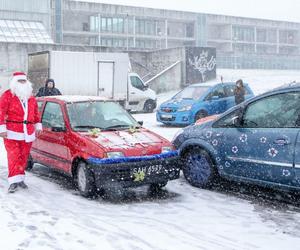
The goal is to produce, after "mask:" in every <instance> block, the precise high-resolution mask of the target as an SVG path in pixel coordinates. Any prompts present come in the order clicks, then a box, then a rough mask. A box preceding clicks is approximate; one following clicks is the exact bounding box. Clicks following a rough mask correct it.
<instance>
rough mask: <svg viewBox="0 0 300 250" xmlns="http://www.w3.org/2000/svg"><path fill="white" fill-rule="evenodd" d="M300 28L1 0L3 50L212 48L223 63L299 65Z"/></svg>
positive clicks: (60, 1)
mask: <svg viewBox="0 0 300 250" xmlns="http://www.w3.org/2000/svg"><path fill="white" fill-rule="evenodd" d="M299 32H300V23H293V22H284V21H271V20H262V19H253V18H242V17H232V16H224V15H213V14H203V13H193V12H183V11H173V10H162V9H153V8H142V7H130V6H122V5H112V4H102V3H90V2H85V1H84V0H82V1H74V0H26V1H24V0H0V43H2V45H3V46H1V47H3V48H5V47H7V46H4V45H5V43H28V44H31V43H37V44H52V43H56V44H61V45H75V46H103V47H109V48H110V49H111V50H118V51H120V50H122V51H143V52H147V51H155V50H161V49H171V48H177V47H191V46H210V47H215V48H216V49H217V65H218V67H222V68H264V69H300V60H299V59H300V49H299V48H300V35H299ZM3 52H4V51H3ZM5 53H7V52H5ZM24 53H26V52H24V51H23V54H24ZM24 55H25V54H24ZM24 55H23V56H24ZM1 60H4V59H0V71H1V68H2V64H1Z"/></svg>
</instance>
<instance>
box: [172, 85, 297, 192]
mask: <svg viewBox="0 0 300 250" xmlns="http://www.w3.org/2000/svg"><path fill="white" fill-rule="evenodd" d="M203 120H204V119H203ZM173 144H174V145H175V148H176V149H178V150H179V154H180V157H181V159H182V170H183V174H184V176H185V178H186V179H187V181H188V182H189V183H190V184H192V185H194V186H197V187H201V188H206V187H209V186H210V185H211V184H213V183H214V182H215V181H216V180H217V179H218V178H217V177H219V176H221V177H225V178H227V179H231V180H237V181H240V182H249V183H254V184H259V185H264V186H272V187H278V188H281V189H289V190H292V189H294V190H298V191H300V84H295V85H294V86H288V87H282V88H279V89H275V90H273V91H270V92H268V93H265V94H263V95H260V96H257V97H254V98H252V99H250V100H248V101H245V102H243V103H241V104H240V105H237V106H235V107H233V108H232V109H230V110H228V111H227V112H225V113H224V114H222V115H220V116H219V117H218V118H216V119H215V120H213V121H208V122H205V121H204V122H203V123H201V120H200V121H198V122H197V124H195V125H191V126H189V127H186V128H185V129H182V130H181V131H180V132H179V133H178V134H177V136H175V138H174V140H173Z"/></svg>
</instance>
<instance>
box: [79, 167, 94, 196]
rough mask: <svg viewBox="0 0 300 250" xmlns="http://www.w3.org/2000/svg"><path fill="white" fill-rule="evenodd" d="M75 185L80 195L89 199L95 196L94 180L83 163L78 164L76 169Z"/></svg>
mask: <svg viewBox="0 0 300 250" xmlns="http://www.w3.org/2000/svg"><path fill="white" fill-rule="evenodd" d="M76 184H77V187H78V190H79V192H80V194H81V195H82V196H84V197H91V196H93V195H94V194H95V191H96V186H95V178H94V175H93V173H92V172H91V171H90V170H89V169H88V168H87V166H86V164H85V163H84V162H79V164H78V167H77V175H76Z"/></svg>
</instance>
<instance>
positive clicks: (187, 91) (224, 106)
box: [156, 82, 254, 125]
mask: <svg viewBox="0 0 300 250" xmlns="http://www.w3.org/2000/svg"><path fill="white" fill-rule="evenodd" d="M244 86H245V90H246V95H245V99H249V98H251V97H253V96H254V94H253V92H252V90H251V89H250V87H249V86H248V84H246V83H245V84H244ZM234 88H235V83H234V82H227V83H217V84H212V83H197V84H192V85H190V86H188V87H186V88H184V89H183V90H181V91H180V92H179V93H177V94H176V95H175V96H173V97H172V98H171V99H170V100H168V101H166V102H164V103H162V104H161V105H160V107H159V108H158V109H157V112H156V120H157V121H158V122H161V123H164V124H167V125H189V124H192V123H194V122H195V121H197V120H198V119H200V118H203V117H206V116H210V115H214V114H221V113H223V112H225V111H226V110H228V109H229V108H231V107H233V106H234V105H235V101H234Z"/></svg>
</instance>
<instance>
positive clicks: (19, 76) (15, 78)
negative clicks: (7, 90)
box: [12, 72, 27, 81]
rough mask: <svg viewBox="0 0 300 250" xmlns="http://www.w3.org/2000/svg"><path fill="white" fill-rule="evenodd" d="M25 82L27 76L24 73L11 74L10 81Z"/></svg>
mask: <svg viewBox="0 0 300 250" xmlns="http://www.w3.org/2000/svg"><path fill="white" fill-rule="evenodd" d="M19 80H25V81H27V76H26V74H25V73H24V72H15V73H13V77H12V81H19Z"/></svg>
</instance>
